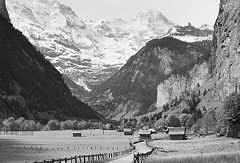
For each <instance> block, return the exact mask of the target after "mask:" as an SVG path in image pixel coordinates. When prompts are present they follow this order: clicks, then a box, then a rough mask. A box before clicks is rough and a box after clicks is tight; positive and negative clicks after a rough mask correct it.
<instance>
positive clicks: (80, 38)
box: [7, 0, 212, 91]
mask: <svg viewBox="0 0 240 163" xmlns="http://www.w3.org/2000/svg"><path fill="white" fill-rule="evenodd" d="M7 7H8V10H9V14H10V17H11V20H12V23H13V24H14V26H15V27H16V28H17V29H19V30H20V31H22V32H23V33H24V35H25V36H27V38H28V39H29V40H30V41H31V42H32V43H33V44H34V45H35V46H36V47H37V48H38V49H39V50H40V51H41V52H42V53H43V54H44V55H45V57H46V59H48V60H49V61H50V62H51V63H53V64H54V66H55V67H56V68H57V69H58V70H59V71H60V72H61V73H63V74H64V75H66V76H68V77H69V78H71V79H72V80H73V81H74V82H75V83H77V84H78V85H80V86H82V87H83V88H84V89H85V90H87V91H91V89H92V88H93V87H94V86H95V85H96V84H99V83H101V82H102V81H104V80H105V79H107V78H109V77H110V76H111V75H112V74H114V73H115V72H116V71H117V70H118V69H119V68H120V67H121V66H122V65H124V64H125V63H126V61H127V60H128V59H129V58H130V57H131V56H132V55H134V54H135V53H136V52H137V51H138V50H139V49H140V48H141V47H143V46H144V45H145V43H146V42H148V41H150V40H152V39H155V38H162V37H165V36H167V35H170V36H172V37H175V38H178V39H180V40H184V41H188V42H194V41H200V40H207V39H211V38H212V36H211V30H208V29H207V27H206V26H204V27H202V29H198V30H200V31H201V30H204V31H208V32H206V33H198V34H197V35H194V33H191V32H189V31H188V32H186V31H187V30H189V29H190V30H195V29H197V28H194V27H192V26H191V27H192V28H189V29H188V26H186V27H180V26H177V25H175V24H174V23H172V22H171V21H170V20H168V19H167V18H166V17H165V16H164V15H163V14H162V13H161V12H158V11H154V10H149V11H145V12H141V13H139V14H138V15H137V16H136V18H133V19H131V20H123V19H115V20H113V21H107V20H97V21H92V20H87V21H83V20H80V19H79V17H78V16H77V14H76V13H75V12H74V11H73V10H72V9H71V8H70V7H68V6H66V5H64V4H61V3H59V2H58V1H57V0H34V1H31V2H30V1H29V0H8V3H7ZM185 28H187V29H185Z"/></svg>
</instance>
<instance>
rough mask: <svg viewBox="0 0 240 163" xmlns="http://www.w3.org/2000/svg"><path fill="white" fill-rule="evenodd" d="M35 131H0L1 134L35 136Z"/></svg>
mask: <svg viewBox="0 0 240 163" xmlns="http://www.w3.org/2000/svg"><path fill="white" fill-rule="evenodd" d="M33 134H34V131H7V130H3V131H0V135H15V136H33Z"/></svg>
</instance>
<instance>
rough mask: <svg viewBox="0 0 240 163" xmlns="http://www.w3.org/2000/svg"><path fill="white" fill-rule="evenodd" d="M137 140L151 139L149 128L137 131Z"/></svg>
mask: <svg viewBox="0 0 240 163" xmlns="http://www.w3.org/2000/svg"><path fill="white" fill-rule="evenodd" d="M138 134H139V140H149V139H152V135H151V131H150V130H142V131H139V133H138Z"/></svg>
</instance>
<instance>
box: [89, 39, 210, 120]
mask: <svg viewBox="0 0 240 163" xmlns="http://www.w3.org/2000/svg"><path fill="white" fill-rule="evenodd" d="M207 44H208V43H207ZM209 56H210V49H209V48H208V47H207V46H202V45H201V43H186V42H183V41H180V40H177V39H175V38H172V37H165V38H162V39H155V40H152V41H150V42H148V43H147V44H146V45H145V46H144V47H143V48H142V49H141V50H140V51H139V52H138V53H137V54H136V55H134V56H132V57H131V58H130V59H129V60H128V62H127V63H126V64H125V65H124V66H123V67H122V68H121V69H120V70H119V71H118V72H117V73H116V74H115V75H113V76H112V77H111V78H110V79H108V80H107V81H105V82H104V83H103V84H101V85H100V86H98V87H97V88H95V89H94V90H93V91H92V92H91V95H92V99H91V100H92V103H91V105H92V106H93V107H94V108H96V109H97V110H99V111H100V112H102V113H105V115H107V116H108V118H113V119H120V118H123V117H131V116H134V115H139V114H145V113H147V112H149V111H152V109H156V107H153V105H152V104H154V103H155V102H156V101H157V94H158V90H157V87H158V85H159V84H160V83H163V82H165V81H167V80H170V79H171V77H172V75H174V74H177V75H180V76H181V75H187V74H188V71H191V70H192V69H193V68H194V67H195V66H196V65H197V64H201V63H203V62H206V61H207V59H208V57H209ZM206 73H207V72H206ZM176 80H178V79H176ZM169 89H170V88H169ZM183 89H184V88H183Z"/></svg>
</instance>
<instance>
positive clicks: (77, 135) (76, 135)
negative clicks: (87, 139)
mask: <svg viewBox="0 0 240 163" xmlns="http://www.w3.org/2000/svg"><path fill="white" fill-rule="evenodd" d="M72 134H73V137H82V133H80V132H74V133H72Z"/></svg>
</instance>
